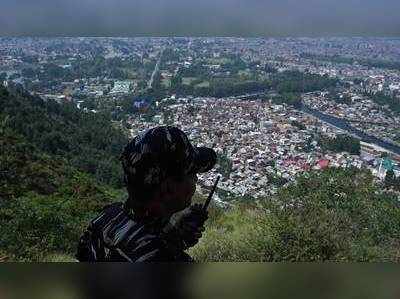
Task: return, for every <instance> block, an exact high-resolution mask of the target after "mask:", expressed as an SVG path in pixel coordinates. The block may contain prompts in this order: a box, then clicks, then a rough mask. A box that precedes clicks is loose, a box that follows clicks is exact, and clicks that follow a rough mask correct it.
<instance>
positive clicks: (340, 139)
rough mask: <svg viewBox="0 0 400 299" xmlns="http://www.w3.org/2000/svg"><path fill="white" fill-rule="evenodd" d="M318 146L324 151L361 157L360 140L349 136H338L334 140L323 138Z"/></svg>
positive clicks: (319, 140)
mask: <svg viewBox="0 0 400 299" xmlns="http://www.w3.org/2000/svg"><path fill="white" fill-rule="evenodd" d="M318 144H319V146H320V147H321V148H322V149H323V150H327V151H332V152H335V153H340V152H348V153H350V154H353V155H359V154H360V150H361V146H360V140H358V139H357V138H354V137H351V136H348V135H338V136H336V137H334V138H329V137H323V136H321V137H320V138H319V139H318Z"/></svg>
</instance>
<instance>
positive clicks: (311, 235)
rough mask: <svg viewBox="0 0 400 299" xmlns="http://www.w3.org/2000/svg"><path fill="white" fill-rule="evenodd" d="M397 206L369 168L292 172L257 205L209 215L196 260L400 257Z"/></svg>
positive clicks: (306, 259) (395, 259)
mask: <svg viewBox="0 0 400 299" xmlns="http://www.w3.org/2000/svg"><path fill="white" fill-rule="evenodd" d="M399 236H400V206H399V201H398V199H397V198H396V197H395V196H394V195H389V194H384V193H382V192H381V191H379V187H378V186H376V185H375V184H374V182H373V178H372V176H371V174H370V173H368V172H366V171H365V172H364V171H361V172H360V171H358V170H353V169H347V170H343V169H334V168H331V169H328V170H326V171H323V172H313V173H310V174H308V175H305V176H301V177H299V178H298V181H297V184H292V185H290V186H288V187H285V188H283V189H281V190H280V191H279V193H278V194H277V196H276V197H275V198H272V199H269V200H265V201H264V202H262V203H260V204H259V206H258V207H251V208H249V207H245V206H240V207H237V208H235V209H233V210H230V211H227V212H226V213H223V214H221V215H220V216H219V218H218V219H216V220H214V221H213V223H212V224H211V225H210V226H209V228H208V229H207V231H206V233H205V235H204V237H203V239H202V240H201V242H200V243H199V244H198V245H197V246H196V247H194V248H193V249H192V250H191V253H192V254H193V255H194V257H195V258H196V259H197V260H198V261H399V260H400V250H399V248H400V247H399V245H400V239H399Z"/></svg>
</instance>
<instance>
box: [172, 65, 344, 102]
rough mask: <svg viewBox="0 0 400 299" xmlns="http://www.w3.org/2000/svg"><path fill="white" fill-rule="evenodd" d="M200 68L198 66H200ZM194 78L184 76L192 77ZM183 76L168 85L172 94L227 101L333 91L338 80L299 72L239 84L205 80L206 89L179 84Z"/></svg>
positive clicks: (226, 80)
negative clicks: (262, 94)
mask: <svg viewBox="0 0 400 299" xmlns="http://www.w3.org/2000/svg"><path fill="white" fill-rule="evenodd" d="M199 67H200V66H199ZM195 74H197V73H196V72H194V73H193V74H186V73H185V75H187V76H189V75H190V76H194V75H195ZM182 78H183V76H181V75H177V76H175V77H174V78H173V79H172V81H171V91H172V92H175V93H177V94H178V95H193V96H211V97H229V96H235V95H243V94H247V93H256V92H265V91H268V90H271V89H272V90H275V91H277V92H278V93H280V94H293V93H302V92H313V91H319V90H326V89H330V88H334V87H336V86H337V85H338V83H339V81H338V80H337V79H332V78H329V77H328V76H320V75H317V74H310V73H303V72H299V71H284V72H281V73H275V74H273V75H272V76H271V77H270V79H268V80H259V81H255V80H246V81H243V80H240V79H233V78H219V79H218V78H214V79H208V81H209V83H210V86H209V87H199V86H196V85H197V84H198V83H200V82H202V81H203V79H198V80H196V81H193V82H192V83H191V84H189V85H184V84H183V83H182Z"/></svg>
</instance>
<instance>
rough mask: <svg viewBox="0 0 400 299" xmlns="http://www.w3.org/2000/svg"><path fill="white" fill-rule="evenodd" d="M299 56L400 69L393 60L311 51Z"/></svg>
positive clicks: (399, 63) (397, 63) (398, 63)
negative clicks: (323, 53) (320, 53)
mask: <svg viewBox="0 0 400 299" xmlns="http://www.w3.org/2000/svg"><path fill="white" fill-rule="evenodd" d="M301 57H302V58H306V59H313V60H320V61H329V62H333V63H346V64H354V63H356V62H357V63H358V64H360V65H363V66H367V67H375V68H383V69H393V70H400V62H399V61H393V60H383V59H366V58H352V57H343V56H339V55H333V56H328V55H317V54H311V53H303V54H302V55H301Z"/></svg>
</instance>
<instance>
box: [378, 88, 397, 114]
mask: <svg viewBox="0 0 400 299" xmlns="http://www.w3.org/2000/svg"><path fill="white" fill-rule="evenodd" d="M371 99H372V100H373V101H374V102H375V103H377V104H378V105H381V106H387V107H388V108H389V109H390V110H392V111H393V112H395V113H398V114H400V99H398V98H397V99H396V98H395V97H393V96H390V95H386V94H384V93H383V92H378V93H375V94H373V95H371Z"/></svg>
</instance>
